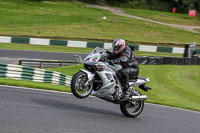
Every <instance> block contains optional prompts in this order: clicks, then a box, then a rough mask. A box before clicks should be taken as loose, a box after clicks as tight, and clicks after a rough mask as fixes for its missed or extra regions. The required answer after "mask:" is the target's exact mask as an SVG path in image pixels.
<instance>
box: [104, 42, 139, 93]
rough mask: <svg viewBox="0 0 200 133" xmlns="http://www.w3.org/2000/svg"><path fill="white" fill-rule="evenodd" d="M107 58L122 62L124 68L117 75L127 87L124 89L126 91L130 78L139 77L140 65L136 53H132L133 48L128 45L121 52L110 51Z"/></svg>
mask: <svg viewBox="0 0 200 133" xmlns="http://www.w3.org/2000/svg"><path fill="white" fill-rule="evenodd" d="M107 58H108V59H110V60H114V62H115V63H119V64H121V66H122V69H121V70H119V71H118V72H117V76H118V78H119V79H120V81H121V83H122V86H123V87H124V88H125V89H124V91H126V89H127V88H126V83H127V81H128V80H129V79H137V77H138V73H139V67H138V63H137V61H136V59H135V55H134V54H133V53H132V50H131V49H130V48H129V47H128V46H126V47H125V48H124V49H123V51H121V52H120V53H119V54H115V53H109V52H108V57H107Z"/></svg>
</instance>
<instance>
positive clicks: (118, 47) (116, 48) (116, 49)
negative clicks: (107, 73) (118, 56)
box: [113, 46, 121, 51]
mask: <svg viewBox="0 0 200 133" xmlns="http://www.w3.org/2000/svg"><path fill="white" fill-rule="evenodd" d="M120 48H121V46H114V47H113V50H114V51H118V50H119V49H120Z"/></svg>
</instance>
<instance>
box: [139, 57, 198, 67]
mask: <svg viewBox="0 0 200 133" xmlns="http://www.w3.org/2000/svg"><path fill="white" fill-rule="evenodd" d="M136 60H137V61H138V63H139V64H142V65H200V58H199V57H195V58H186V57H183V58H181V57H146V56H138V57H136Z"/></svg>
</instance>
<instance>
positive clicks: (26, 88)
mask: <svg viewBox="0 0 200 133" xmlns="http://www.w3.org/2000/svg"><path fill="white" fill-rule="evenodd" d="M1 86H2V87H12V88H17V89H23V90H33V91H40V92H49V93H57V94H66V95H72V93H69V92H61V91H54V90H42V89H36V88H28V87H18V86H9V85H0V87H1ZM90 97H93V98H96V97H94V96H90ZM145 104H147V105H153V106H158V107H164V108H171V109H178V110H183V111H187V112H191V113H199V114H200V112H198V111H193V110H189V109H182V108H178V107H171V106H166V105H159V104H152V103H145Z"/></svg>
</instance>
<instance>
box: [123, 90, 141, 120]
mask: <svg viewBox="0 0 200 133" xmlns="http://www.w3.org/2000/svg"><path fill="white" fill-rule="evenodd" d="M139 94H140V93H139ZM140 95H141V94H140ZM143 108H144V101H133V102H126V103H121V104H120V109H121V112H122V113H123V114H124V115H125V116H127V117H137V116H138V115H140V113H142V111H143Z"/></svg>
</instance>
